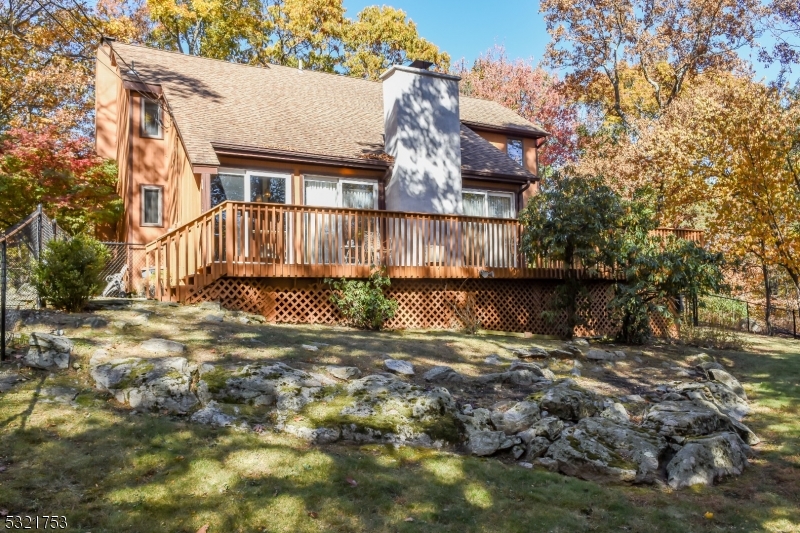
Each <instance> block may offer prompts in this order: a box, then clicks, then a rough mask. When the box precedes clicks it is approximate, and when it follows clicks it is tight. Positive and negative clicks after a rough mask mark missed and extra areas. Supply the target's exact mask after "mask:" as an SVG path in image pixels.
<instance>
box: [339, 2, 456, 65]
mask: <svg viewBox="0 0 800 533" xmlns="http://www.w3.org/2000/svg"><path fill="white" fill-rule="evenodd" d="M344 50H345V58H344V64H343V67H344V73H345V74H348V75H350V76H358V77H360V78H368V79H372V80H376V79H378V76H380V75H381V74H382V73H383V72H384V71H385V70H386V69H388V68H389V67H391V66H392V65H400V64H403V63H405V62H407V61H409V60H414V59H420V60H423V61H430V62H432V63H433V64H434V65H436V68H437V69H439V70H441V71H444V72H446V71H447V70H448V69H449V68H450V56H449V55H447V53H445V52H442V51H440V50H439V48H438V47H437V46H436V45H434V44H433V43H431V42H429V41H426V40H425V39H423V38H422V37H420V35H419V33H418V32H417V26H416V24H414V22H413V21H412V20H409V19H408V18H407V16H406V14H405V12H404V11H402V10H400V9H395V8H393V7H389V6H383V7H378V6H368V7H365V8H364V9H363V10H362V11H361V12H360V13H359V14H358V16H357V17H356V20H355V21H352V22H350V23H349V24H348V26H347V29H346V31H345V33H344Z"/></svg>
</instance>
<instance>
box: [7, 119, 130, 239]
mask: <svg viewBox="0 0 800 533" xmlns="http://www.w3.org/2000/svg"><path fill="white" fill-rule="evenodd" d="M116 170H117V169H116V165H115V164H114V163H113V162H108V161H104V160H102V159H101V158H99V157H97V156H96V155H94V152H93V142H92V140H91V139H90V138H88V137H84V136H74V135H70V134H65V133H63V132H61V131H60V130H59V128H58V127H57V126H54V125H48V126H43V127H39V128H36V129H35V130H33V129H26V128H14V129H11V130H9V131H8V132H7V133H6V134H5V135H3V136H2V137H0V226H3V227H9V226H11V225H13V224H15V223H17V222H19V221H20V220H22V219H23V218H25V217H26V216H27V215H29V214H30V213H31V212H33V211H34V210H35V209H36V206H37V204H40V203H41V204H42V205H43V206H44V207H45V210H46V211H47V212H48V213H50V214H51V215H53V216H55V217H56V219H57V220H58V222H59V224H60V225H61V226H62V227H63V228H64V229H67V230H68V231H71V232H78V231H82V230H85V229H98V228H100V227H108V226H113V224H114V223H115V222H116V220H117V218H118V216H119V212H120V210H121V203H120V201H119V199H118V198H117V196H116V179H117V171H116Z"/></svg>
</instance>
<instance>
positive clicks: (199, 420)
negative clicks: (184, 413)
mask: <svg viewBox="0 0 800 533" xmlns="http://www.w3.org/2000/svg"><path fill="white" fill-rule="evenodd" d="M189 420H191V421H192V422H194V423H196V424H205V425H208V426H217V427H227V426H232V425H233V423H234V422H235V421H236V418H235V417H233V416H230V415H227V414H225V413H223V412H222V411H221V410H220V408H219V405H218V404H217V402H215V401H211V402H209V403H208V404H207V405H206V406H205V407H203V408H202V409H200V410H199V411H196V412H195V413H194V414H193V415H192V416H191V418H190V419H189Z"/></svg>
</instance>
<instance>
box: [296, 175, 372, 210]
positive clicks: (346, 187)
mask: <svg viewBox="0 0 800 533" xmlns="http://www.w3.org/2000/svg"><path fill="white" fill-rule="evenodd" d="M303 187H304V195H305V204H306V205H313V206H317V207H349V208H351V209H377V208H378V184H377V183H376V182H374V181H359V180H349V179H334V178H322V177H316V176H309V177H307V178H305V180H304V185H303Z"/></svg>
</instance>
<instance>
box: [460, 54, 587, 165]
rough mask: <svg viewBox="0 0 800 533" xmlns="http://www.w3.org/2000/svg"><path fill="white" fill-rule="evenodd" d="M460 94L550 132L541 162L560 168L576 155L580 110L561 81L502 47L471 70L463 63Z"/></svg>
mask: <svg viewBox="0 0 800 533" xmlns="http://www.w3.org/2000/svg"><path fill="white" fill-rule="evenodd" d="M456 72H457V73H458V74H459V75H460V76H461V84H460V89H461V93H462V94H464V95H466V96H474V97H476V98H483V99H486V100H494V101H495V102H498V103H500V104H503V105H504V106H506V107H508V108H509V109H513V110H514V111H516V112H517V113H518V114H519V115H520V116H521V117H523V118H525V119H527V120H530V121H531V122H533V123H534V124H537V125H539V126H541V127H543V128H544V129H545V131H547V132H548V133H550V138H549V139H548V140H547V142H546V144H545V145H544V147H543V148H542V152H541V156H540V157H541V159H540V163H541V165H542V166H545V167H550V166H554V167H560V166H563V165H564V164H566V163H568V162H570V161H573V160H574V159H575V158H576V156H577V128H578V116H577V108H576V106H575V104H574V103H573V102H571V101H570V100H568V99H567V97H566V96H565V94H564V91H563V90H562V84H561V80H560V79H559V77H558V76H557V75H556V74H553V73H552V72H549V71H547V70H545V69H544V68H542V67H541V66H537V65H534V64H532V62H530V61H525V60H522V59H517V60H511V59H509V58H508V56H507V55H506V51H505V49H504V48H503V47H501V46H495V47H494V48H492V49H490V50H489V51H488V52H486V53H485V54H482V55H481V56H480V57H479V58H478V59H477V60H476V61H475V63H474V65H473V66H472V67H471V68H467V67H466V65H465V64H464V63H463V62H462V63H460V64H459V65H457V67H456Z"/></svg>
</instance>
